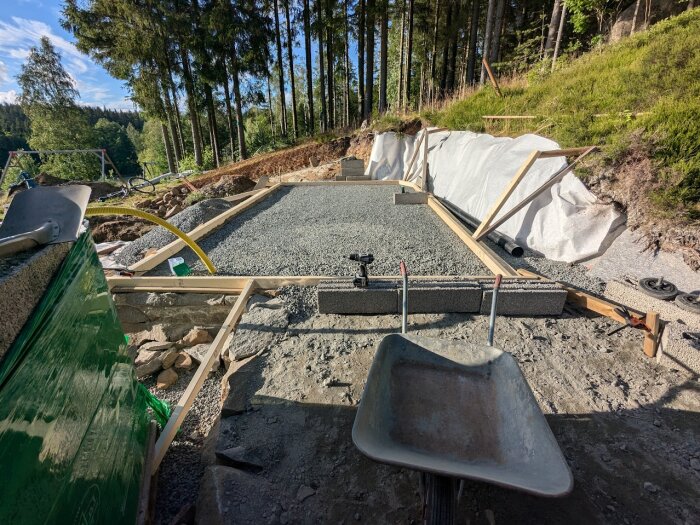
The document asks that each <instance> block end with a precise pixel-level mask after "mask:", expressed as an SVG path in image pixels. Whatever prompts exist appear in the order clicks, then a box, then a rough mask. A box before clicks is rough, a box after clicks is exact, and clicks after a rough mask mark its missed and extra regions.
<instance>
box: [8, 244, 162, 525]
mask: <svg viewBox="0 0 700 525" xmlns="http://www.w3.org/2000/svg"><path fill="white" fill-rule="evenodd" d="M8 314H10V313H9V312H4V315H8ZM148 420H149V418H148V415H147V410H146V401H145V397H144V394H143V393H142V391H141V390H140V389H139V388H138V383H137V381H136V377H135V375H134V370H133V365H132V364H131V362H130V360H129V358H128V356H127V352H126V343H125V337H124V333H123V331H122V328H121V325H120V323H119V319H118V317H117V312H116V308H115V306H114V303H113V302H112V298H111V295H110V293H109V290H108V288H107V283H106V281H105V278H104V274H103V271H102V268H101V266H100V263H99V260H98V258H97V254H96V252H95V247H94V244H93V242H92V239H91V237H90V235H89V234H87V233H86V234H84V235H82V236H81V237H80V238H79V239H78V241H77V242H76V243H75V245H74V246H73V247H72V249H71V251H70V252H69V254H68V255H67V257H66V259H65V261H64V262H63V265H62V266H61V268H60V269H59V271H58V272H57V274H56V275H55V276H54V278H53V280H52V282H51V284H50V285H49V287H48V289H47V290H46V293H45V294H44V297H43V298H42V300H41V301H40V303H39V305H38V306H37V307H36V309H35V311H34V312H33V313H32V317H31V318H30V320H29V321H28V322H27V323H26V324H25V326H24V328H23V329H22V332H21V333H20V335H19V337H18V338H17V339H16V341H15V342H14V343H13V345H12V347H11V348H10V349H9V351H8V353H7V354H6V355H5V358H4V359H3V361H2V362H1V363H0V469H1V470H0V471H1V472H2V483H1V484H0V485H1V487H0V523H8V524H9V523H12V524H15V523H16V524H33V523H69V524H89V523H133V522H134V521H135V518H136V512H137V505H138V496H139V489H140V484H141V475H142V471H143V467H144V466H143V462H144V456H145V447H146V442H147V436H148Z"/></svg>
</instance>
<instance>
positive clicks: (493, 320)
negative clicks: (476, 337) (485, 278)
mask: <svg viewBox="0 0 700 525" xmlns="http://www.w3.org/2000/svg"><path fill="white" fill-rule="evenodd" d="M502 279H503V276H502V275H501V274H500V273H499V274H498V275H496V280H495V281H494V282H493V291H492V292H491V316H490V317H489V335H488V338H487V340H486V344H488V345H489V346H493V333H494V331H495V330H496V300H497V298H498V290H499V289H500V288H501V280H502Z"/></svg>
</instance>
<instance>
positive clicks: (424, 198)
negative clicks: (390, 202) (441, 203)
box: [394, 192, 428, 204]
mask: <svg viewBox="0 0 700 525" xmlns="http://www.w3.org/2000/svg"><path fill="white" fill-rule="evenodd" d="M427 202H428V194H427V193H418V192H415V193H394V204H427Z"/></svg>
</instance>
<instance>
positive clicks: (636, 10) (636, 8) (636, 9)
mask: <svg viewBox="0 0 700 525" xmlns="http://www.w3.org/2000/svg"><path fill="white" fill-rule="evenodd" d="M641 3H642V0H637V2H636V3H635V4H634V16H633V17H632V27H631V28H630V35H633V34H634V31H635V30H636V29H637V16H639V4H641Z"/></svg>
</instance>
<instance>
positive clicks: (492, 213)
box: [474, 150, 540, 241]
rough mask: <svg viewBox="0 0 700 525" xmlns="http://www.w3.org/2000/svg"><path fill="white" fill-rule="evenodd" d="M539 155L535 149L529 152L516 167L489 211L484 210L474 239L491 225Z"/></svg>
mask: <svg viewBox="0 0 700 525" xmlns="http://www.w3.org/2000/svg"><path fill="white" fill-rule="evenodd" d="M539 157H540V152H539V151H537V150H535V151H533V152H532V153H530V156H529V157H528V158H527V159H526V160H525V162H524V163H523V164H522V166H520V168H519V169H518V171H517V173H516V174H515V176H514V177H513V178H512V179H510V182H509V183H508V185H507V186H506V187H505V188H504V189H503V192H502V193H501V195H500V196H499V197H498V199H496V202H494V203H493V204H492V205H491V208H489V211H488V212H486V215H485V216H484V219H483V220H482V221H481V224H479V227H478V228H477V229H476V230H475V231H474V239H475V240H477V241H478V240H480V239H481V238H482V237H483V235H482V232H483V231H484V230H485V229H486V228H488V227H489V226H490V225H491V222H492V221H493V220H494V219H495V218H496V215H498V212H499V211H501V208H503V205H504V204H505V203H506V201H507V200H508V199H509V198H510V196H511V195H512V194H513V192H514V191H515V188H517V187H518V184H520V181H522V180H523V178H524V177H525V175H526V174H527V172H528V171H530V168H531V167H532V165H533V164H534V163H535V161H537V159H538V158H539Z"/></svg>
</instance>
